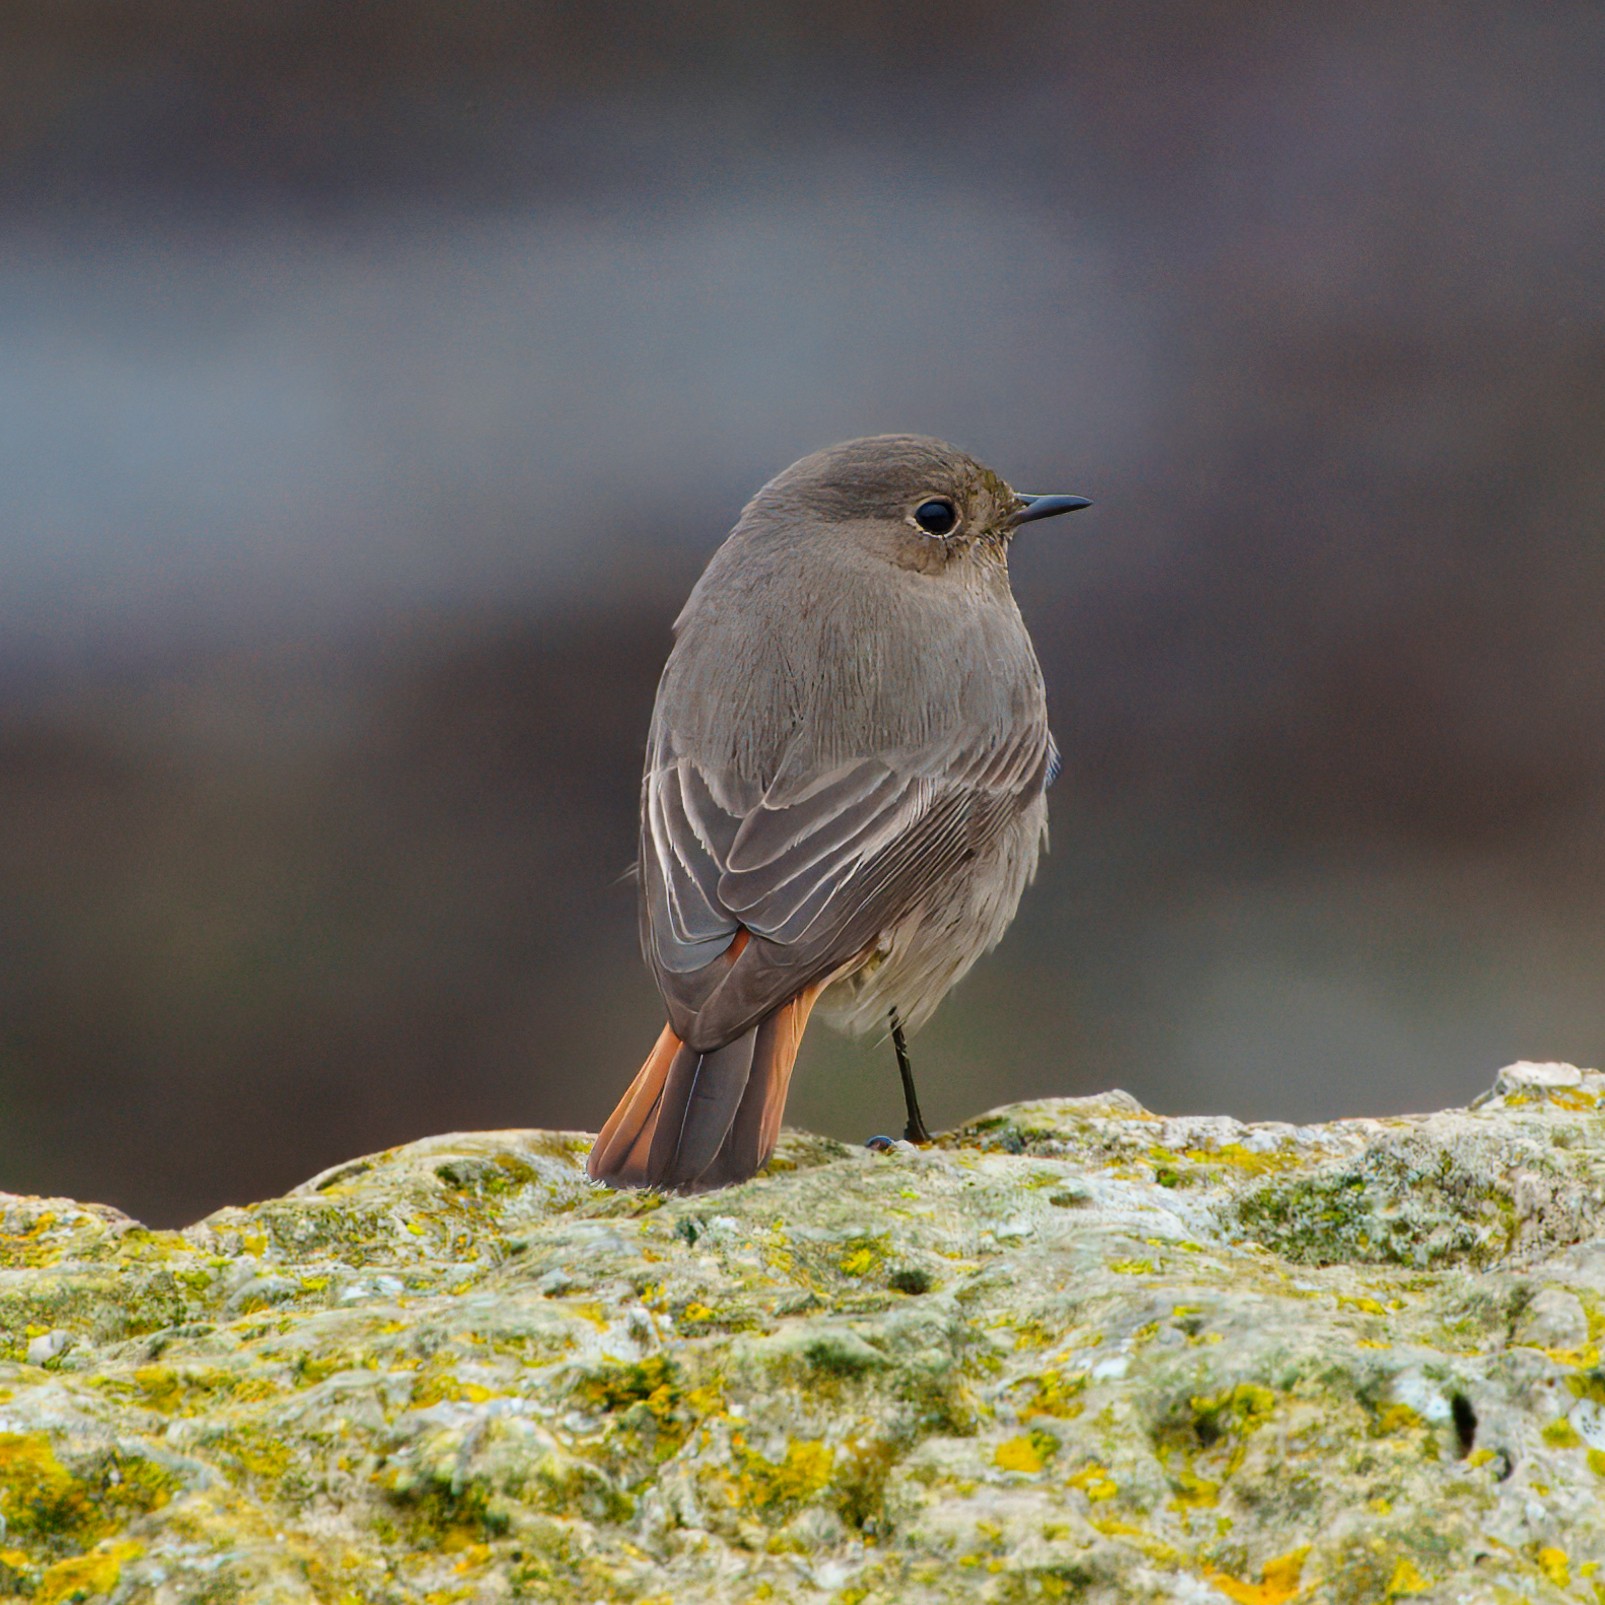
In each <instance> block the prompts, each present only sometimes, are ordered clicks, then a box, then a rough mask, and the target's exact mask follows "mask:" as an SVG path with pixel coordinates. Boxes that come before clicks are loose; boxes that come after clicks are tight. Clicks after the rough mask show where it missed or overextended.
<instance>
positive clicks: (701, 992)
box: [641, 721, 1055, 1050]
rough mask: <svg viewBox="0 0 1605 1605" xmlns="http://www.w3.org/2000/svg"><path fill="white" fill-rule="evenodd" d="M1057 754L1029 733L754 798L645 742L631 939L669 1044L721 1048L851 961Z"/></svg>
mask: <svg viewBox="0 0 1605 1605" xmlns="http://www.w3.org/2000/svg"><path fill="white" fill-rule="evenodd" d="M1054 756H1055V755H1054V750H1053V743H1052V740H1051V738H1050V737H1049V735H1048V731H1047V726H1046V724H1045V723H1043V722H1035V721H1034V722H1032V723H1031V724H1030V725H1028V726H1027V727H1025V728H1023V729H1019V730H1016V731H1014V732H1011V733H1010V734H1009V735H1008V736H1007V737H1005V738H1003V739H1001V740H1000V739H998V738H996V737H995V736H992V735H991V734H990V733H989V732H983V731H979V730H977V731H971V732H966V733H963V734H960V735H959V736H957V737H955V738H953V739H951V740H949V741H946V742H944V743H941V744H939V745H937V744H933V745H932V746H930V747H928V748H924V749H921V750H919V751H917V752H914V753H901V754H890V755H888V756H886V757H875V758H867V759H859V760H856V761H852V762H848V763H844V764H841V765H839V766H837V767H835V768H831V769H829V770H827V771H825V772H822V773H818V774H811V775H806V776H801V777H797V776H788V777H785V778H782V779H780V780H777V781H775V782H773V783H771V784H770V785H769V786H767V787H766V788H760V787H758V786H756V785H753V784H751V783H746V782H743V781H742V780H741V779H740V778H739V777H736V776H734V775H731V774H721V773H710V772H709V769H708V768H707V767H706V766H704V765H702V764H699V763H698V762H697V761H695V760H694V759H693V758H691V757H689V756H686V755H684V754H682V753H679V752H677V751H676V750H675V747H674V743H673V740H672V738H671V737H670V735H669V734H668V733H667V732H665V731H663V730H661V729H659V730H657V731H655V732H654V737H653V743H652V748H651V751H650V753H649V758H648V764H647V772H646V777H645V781H644V785H645V798H644V802H645V806H644V808H643V811H642V842H641V870H642V882H643V890H644V894H645V895H644V898H643V903H642V940H643V945H644V947H645V949H646V954H647V959H648V962H649V963H650V964H651V965H652V967H653V970H654V972H655V974H656V977H657V980H658V985H659V988H660V990H661V991H662V992H663V996H664V999H665V1001H666V1002H667V1004H668V1006H669V1018H670V1021H671V1022H672V1024H673V1026H674V1029H675V1031H676V1033H677V1034H678V1035H679V1036H680V1037H681V1038H683V1039H684V1040H685V1041H686V1042H687V1043H689V1044H690V1045H692V1046H693V1047H695V1048H698V1049H699V1050H711V1049H713V1048H716V1047H719V1046H721V1045H722V1044H723V1043H725V1042H728V1041H730V1040H732V1039H733V1038H734V1037H736V1036H739V1035H740V1034H741V1033H742V1032H744V1031H746V1030H749V1029H750V1028H751V1027H752V1026H753V1025H754V1024H756V1023H757V1022H758V1021H759V1020H761V1019H762V1018H763V1017H764V1016H765V1015H767V1014H768V1013H769V1012H770V1011H771V1010H773V1009H775V1008H777V1007H778V1006H779V1005H780V1004H782V1003H784V1002H785V1001H786V1000H787V999H788V998H791V997H793V996H794V995H795V994H796V993H797V992H799V991H800V990H801V989H802V988H804V987H806V986H811V985H814V984H816V983H817V982H819V981H822V980H823V979H825V977H827V976H829V975H830V974H831V973H832V972H833V971H835V970H837V969H839V968H841V967H842V966H843V965H844V964H847V963H848V962H849V961H851V960H852V959H854V958H856V957H857V956H858V955H860V954H862V953H864V952H865V951H866V950H867V949H868V948H870V947H871V946H872V945H873V944H874V943H875V941H876V940H877V939H878V938H879V937H880V935H881V934H882V932H884V931H886V930H888V929H889V928H890V927H892V926H894V925H895V924H896V923H897V922H898V921H899V920H900V919H901V918H902V917H903V916H904V915H905V914H907V913H908V912H909V911H910V910H912V909H913V908H914V907H916V906H917V905H918V904H919V903H920V901H921V900H922V899H923V898H924V897H925V896H926V895H927V894H928V893H929V892H930V891H931V889H932V888H933V887H934V886H935V885H937V884H938V883H939V882H940V881H942V880H943V879H944V878H945V877H946V876H947V875H948V874H950V873H952V872H953V871H954V870H955V869H956V868H958V866H959V865H961V864H962V863H963V862H964V861H965V860H966V859H967V858H970V857H973V856H974V855H975V854H976V853H977V852H978V851H980V849H981V848H982V847H983V846H985V845H986V844H987V843H988V842H989V841H990V840H991V839H992V838H993V837H994V836H995V835H996V834H997V833H998V832H999V831H1000V830H1002V829H1003V828H1004V827H1005V826H1006V825H1007V824H1008V823H1009V822H1010V821H1011V820H1013V819H1014V818H1015V817H1016V816H1017V815H1018V814H1019V812H1020V811H1021V810H1022V809H1023V808H1025V807H1026V806H1028V805H1029V803H1030V802H1031V800H1032V799H1033V798H1034V797H1035V796H1036V795H1037V794H1038V792H1040V791H1041V789H1042V787H1043V786H1044V785H1045V784H1046V781H1047V777H1048V773H1049V770H1050V766H1051V764H1052V762H1053V759H1054ZM782 772H783V774H784V766H782ZM742 929H745V930H746V931H748V932H749V933H750V936H751V940H749V941H747V942H746V943H745V944H744V945H740V946H739V947H738V949H737V950H736V951H735V952H734V953H733V954H732V953H730V950H731V948H732V943H733V942H734V939H735V937H736V935H737V933H738V931H740V930H742ZM727 955H728V956H727Z"/></svg>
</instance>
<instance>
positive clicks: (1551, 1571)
mask: <svg viewBox="0 0 1605 1605" xmlns="http://www.w3.org/2000/svg"><path fill="white" fill-rule="evenodd" d="M1533 1558H1534V1559H1535V1560H1536V1561H1537V1562H1538V1569H1539V1571H1541V1572H1542V1573H1543V1574H1544V1576H1545V1577H1547V1578H1548V1579H1549V1580H1550V1582H1552V1583H1553V1584H1554V1585H1555V1587H1556V1588H1569V1587H1570V1586H1571V1581H1572V1566H1571V1557H1570V1556H1569V1555H1568V1554H1567V1553H1566V1551H1565V1550H1564V1549H1557V1548H1555V1546H1554V1545H1553V1544H1546V1545H1544V1546H1543V1548H1541V1549H1540V1550H1539V1551H1538V1553H1537V1555H1535V1556H1534V1557H1533Z"/></svg>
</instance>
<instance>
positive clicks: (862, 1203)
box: [0, 1065, 1605, 1605]
mask: <svg viewBox="0 0 1605 1605" xmlns="http://www.w3.org/2000/svg"><path fill="white" fill-rule="evenodd" d="M1602 1095H1605V1078H1602V1077H1601V1076H1600V1075H1599V1074H1598V1073H1597V1072H1595V1071H1579V1070H1576V1069H1574V1068H1573V1067H1571V1066H1559V1067H1557V1066H1547V1065H1544V1066H1541V1065H1516V1066H1511V1067H1510V1068H1508V1069H1506V1070H1504V1071H1501V1072H1500V1076H1499V1079H1498V1081H1497V1082H1496V1084H1495V1086H1494V1088H1493V1090H1492V1092H1491V1093H1490V1094H1489V1095H1488V1096H1487V1097H1485V1098H1484V1099H1482V1100H1479V1102H1478V1104H1477V1106H1475V1107H1474V1108H1472V1109H1470V1110H1450V1111H1446V1112H1444V1113H1440V1114H1434V1115H1425V1116H1417V1117H1411V1118H1408V1119H1392V1120H1352V1121H1340V1122H1336V1123H1334V1124H1331V1125H1326V1126H1310V1127H1294V1126H1285V1125H1271V1124H1267V1125H1240V1124H1238V1123H1237V1122H1235V1121H1231V1120H1226V1119H1221V1118H1186V1119H1184V1118H1174V1119H1173V1118H1165V1117H1161V1116H1157V1115H1153V1114H1150V1113H1149V1112H1148V1111H1146V1110H1144V1109H1142V1108H1141V1107H1140V1106H1139V1105H1138V1104H1136V1103H1135V1102H1134V1101H1133V1100H1132V1099H1130V1098H1128V1097H1126V1096H1125V1095H1124V1094H1120V1093H1114V1094H1109V1095H1107V1096H1104V1097H1099V1098H1087V1099H1045V1100H1042V1101H1039V1102H1034V1103H1025V1104H1016V1105H1013V1106H1011V1107H1009V1108H1005V1109H1000V1110H997V1111H995V1112H993V1113H992V1114H989V1115H986V1116H984V1117H982V1118H981V1119H978V1120H975V1121H973V1122H971V1123H970V1124H969V1125H968V1126H966V1127H964V1128H963V1129H961V1130H959V1131H957V1132H953V1133H951V1134H949V1135H948V1136H947V1137H945V1138H943V1139H942V1140H941V1141H940V1142H939V1143H938V1144H937V1145H936V1146H935V1147H932V1148H929V1149H925V1150H912V1149H909V1148H908V1147H906V1146H905V1145H895V1146H893V1147H892V1148H891V1149H890V1150H889V1151H887V1152H884V1153H871V1152H868V1151H866V1150H863V1149H858V1148H848V1147H845V1146H843V1145H841V1144H839V1143H833V1142H829V1141H826V1140H824V1139H820V1138H811V1137H806V1136H803V1135H800V1134H795V1133H792V1134H788V1135H787V1136H786V1138H785V1139H784V1141H783V1142H782V1145H781V1149H780V1153H779V1155H778V1157H777V1159H776V1160H775V1162H774V1163H773V1165H772V1166H771V1167H770V1169H769V1171H768V1172H767V1173H766V1174H765V1175H763V1176H762V1177H760V1178H758V1179H756V1180H755V1181H752V1182H750V1183H748V1184H746V1185H744V1186H742V1187H738V1188H733V1189H730V1190H729V1191H726V1192H721V1193H715V1194H708V1195H704V1196H700V1197H695V1198H669V1199H664V1198H660V1197H656V1196H640V1195H620V1194H613V1193H608V1192H605V1191H601V1190H599V1189H597V1188H594V1187H592V1186H591V1185H590V1184H589V1183H588V1182H587V1181H586V1179H585V1175H584V1169H583V1161H584V1155H585V1151H586V1147H587V1139H586V1138H585V1137H583V1136H580V1135H578V1134H567V1133H550V1132H493V1133H482V1134H478V1135H469V1136H451V1137H438V1138H432V1139H430V1140H428V1141H426V1142H419V1143H413V1144H411V1145H409V1146H407V1147H404V1148H397V1149H393V1150H391V1151H390V1152H388V1153H384V1154H378V1155H374V1156H372V1157H369V1158H366V1159H361V1160H357V1161H354V1162H353V1163H351V1164H347V1165H342V1166H339V1167H337V1168H335V1169H334V1170H330V1171H327V1172H325V1173H324V1174H323V1175H322V1176H318V1177H315V1178H314V1179H313V1180H312V1181H310V1182H308V1183H306V1184H305V1185H304V1186H302V1187H299V1188H297V1189H296V1190H295V1191H294V1192H292V1193H291V1194H289V1195H288V1196H287V1197H285V1198H280V1199H274V1200H271V1201H268V1202H266V1203H262V1204H257V1205H253V1206H251V1207H249V1208H243V1209H225V1210H221V1211H219V1212H218V1213H217V1214H216V1215H213V1216H211V1217H209V1218H208V1219H206V1220H204V1221H201V1222H200V1223H199V1224H197V1225H196V1226H193V1227H191V1228H189V1229H188V1230H186V1231H183V1232H161V1231H148V1230H146V1229H145V1228H144V1227H142V1226H140V1225H139V1224H138V1223H137V1222H135V1221H132V1220H130V1219H128V1218H127V1217H126V1216H123V1215H120V1214H118V1213H117V1212H116V1211H115V1210H110V1209H106V1208H103V1207H99V1206H95V1205H88V1204H77V1203H71V1202H68V1201H64V1200H59V1199H57V1200H47V1199H32V1198H17V1197H9V1196H0V1356H3V1363H0V1516H3V1518H4V1529H3V1534H0V1595H7V1596H16V1597H22V1598H28V1599H31V1600H33V1601H35V1602H38V1605H59V1602H64V1601H68V1600H88V1599H99V1600H105V1601H111V1602H115V1605H143V1602H151V1605H169V1602H171V1605H179V1602H187V1601H191V1600H196V1601H199V1600H219V1601H222V1600H241V1601H253V1602H254V1601H268V1602H274V1601H285V1602H288V1601H314V1600H317V1601H341V1602H352V1605H354V1602H358V1601H363V1602H366V1601H375V1602H380V1601H383V1602H392V1601H393V1602H398V1605H399V1602H410V1601H418V1602H423V1601H445V1600H451V1601H485V1602H491V1601H503V1600H506V1601H511V1600H553V1601H565V1602H567V1601H604V1600H606V1601H635V1602H638V1605H646V1602H649V1601H657V1602H667V1601H676V1602H678V1601H692V1600H697V1601H700V1600H730V1601H741V1602H747V1601H753V1600H764V1599H771V1600H795V1601H816V1600H817V1601H825V1600H830V1601H833V1602H837V1605H869V1602H892V1601H905V1600H954V1601H958V1600H965V1601H969V1600H981V1601H996V1602H998V1605H1006V1602H1016V1601H1022V1602H1023V1601H1034V1600H1076V1601H1137V1600H1144V1601H1147V1600H1152V1601H1170V1600H1187V1601H1193V1602H1205V1601H1221V1600H1228V1601H1239V1602H1257V1605H1279V1602H1285V1601H1292V1600H1295V1599H1298V1600H1311V1601H1314V1600H1320V1601H1326V1600H1332V1601H1383V1600H1390V1599H1400V1598H1420V1599H1436V1600H1442V1601H1450V1600H1454V1601H1488V1602H1490V1605H1492V1602H1493V1601H1496V1600H1497V1601H1503V1600H1513V1599H1517V1598H1525V1599H1528V1600H1534V1601H1536V1600H1543V1599H1557V1600H1558V1599H1563V1598H1585V1599H1592V1598H1594V1597H1596V1592H1597V1590H1596V1583H1598V1584H1599V1585H1600V1587H1601V1589H1605V1575H1602V1574H1601V1573H1600V1567H1601V1565H1602V1564H1605V1499H1602V1495H1605V1369H1602V1368H1601V1355H1600V1344H1601V1336H1602V1333H1605V1241H1602V1240H1601V1239H1600V1237H1599V1235H1598V1226H1597V1223H1598V1221H1599V1219H1600V1216H1601V1207H1602V1200H1605V1118H1602V1116H1601V1114H1600V1111H1599V1104H1600V1099H1601V1097H1602Z"/></svg>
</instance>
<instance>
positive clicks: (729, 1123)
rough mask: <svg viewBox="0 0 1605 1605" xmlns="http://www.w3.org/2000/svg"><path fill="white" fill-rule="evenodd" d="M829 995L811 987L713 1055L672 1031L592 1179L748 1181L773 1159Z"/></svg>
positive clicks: (612, 1121)
mask: <svg viewBox="0 0 1605 1605" xmlns="http://www.w3.org/2000/svg"><path fill="white" fill-rule="evenodd" d="M823 990H824V988H823V985H819V986H811V987H808V988H806V989H804V990H803V991H802V992H799V993H798V994H797V996H796V997H794V998H792V999H791V1000H790V1001H789V1002H787V1003H783V1004H781V1006H780V1007H779V1008H778V1009H776V1010H775V1011H774V1013H773V1014H770V1015H766V1016H765V1017H764V1019H762V1020H761V1021H759V1023H758V1024H757V1025H756V1026H754V1027H753V1029H752V1030H751V1031H748V1032H747V1033H746V1034H745V1035H744V1036H740V1037H738V1038H736V1040H735V1041H734V1042H728V1043H726V1044H725V1045H724V1046H723V1047H722V1048H716V1049H713V1050H711V1051H710V1052H707V1053H698V1052H696V1051H695V1050H694V1049H692V1048H688V1047H686V1045H685V1044H684V1043H683V1042H682V1041H681V1040H680V1038H679V1037H677V1036H676V1035H675V1034H674V1031H673V1030H672V1029H671V1028H670V1027H668V1026H665V1027H664V1028H663V1032H662V1034H661V1035H660V1036H659V1037H658V1040H657V1043H656V1044H655V1045H654V1047H653V1049H652V1052H651V1053H650V1054H649V1055H648V1056H647V1061H646V1063H645V1064H644V1065H642V1066H641V1069H640V1071H639V1073H638V1074H637V1075H636V1078H635V1080H634V1081H632V1082H631V1083H630V1086H629V1090H628V1091H627V1092H626V1093H625V1094H624V1096H623V1097H622V1098H621V1099H620V1100H619V1104H618V1107H617V1108H616V1109H615V1110H614V1111H613V1113H612V1114H611V1115H609V1116H608V1120H607V1124H606V1125H605V1126H603V1127H602V1132H601V1135H600V1136H599V1137H598V1138H597V1139H596V1142H595V1144H594V1146H593V1147H592V1149H591V1155H590V1158H589V1159H588V1160H587V1162H586V1167H585V1168H586V1170H587V1171H588V1172H589V1174H590V1175H591V1177H592V1179H593V1180H595V1181H605V1182H607V1183H608V1184H609V1185H610V1186H613V1187H661V1188H663V1189H665V1190H673V1191H678V1192H702V1191H704V1190H706V1189H708V1188H710V1187H728V1186H730V1185H731V1184H732V1183H734V1182H739V1181H745V1180H746V1179H747V1178H748V1177H749V1176H751V1175H752V1174H753V1173H754V1172H755V1171H757V1170H758V1168H759V1167H760V1166H761V1165H763V1164H764V1163H765V1162H766V1161H767V1160H768V1158H769V1156H770V1154H772V1153H773V1152H774V1149H775V1143H776V1141H777V1140H778V1139H779V1136H780V1122H781V1117H782V1116H783V1115H784V1114H785V1109H786V1092H787V1089H788V1088H789V1087H790V1085H791V1072H792V1069H793V1067H794V1066H795V1065H796V1062H797V1050H798V1048H799V1047H800V1046H801V1045H802V1037H803V1031H804V1029H805V1027H806V1026H807V1024H808V1016H809V1014H810V1012H811V1011H812V1009H813V1006H814V1001H815V999H816V998H818V996H819V994H820V992H821V991H823Z"/></svg>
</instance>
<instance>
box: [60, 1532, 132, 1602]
mask: <svg viewBox="0 0 1605 1605" xmlns="http://www.w3.org/2000/svg"><path fill="white" fill-rule="evenodd" d="M144 1553H145V1550H144V1546H143V1545H141V1544H136V1543H131V1542H126V1541H125V1542H123V1543H116V1544H101V1545H99V1546H97V1547H96V1548H94V1549H92V1550H90V1551H89V1553H88V1554H87V1555H75V1556H73V1557H72V1559H70V1560H58V1561H57V1562H56V1564H55V1565H54V1566H49V1567H46V1569H45V1573H44V1575H43V1576H42V1577H41V1578H40V1579H39V1586H38V1588H37V1589H36V1590H35V1591H34V1595H33V1599H34V1605H63V1602H64V1601H67V1600H74V1599H85V1598H87V1597H88V1596H90V1595H92V1594H109V1593H110V1592H111V1591H112V1590H113V1589H114V1588H115V1587H116V1586H117V1584H118V1581H119V1579H120V1578H121V1577H122V1572H123V1562H124V1561H128V1560H137V1559H138V1558H139V1556H141V1555H143V1554H144Z"/></svg>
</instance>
